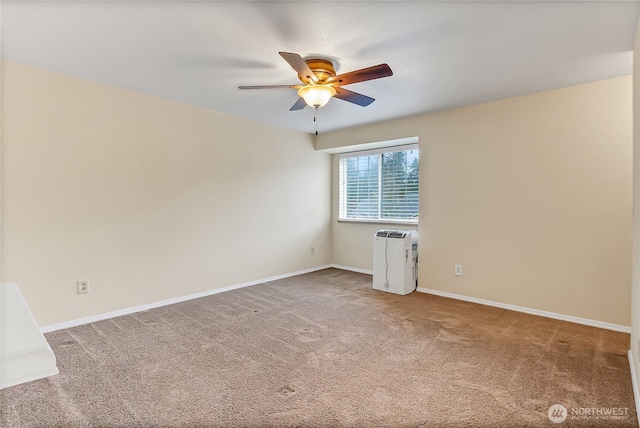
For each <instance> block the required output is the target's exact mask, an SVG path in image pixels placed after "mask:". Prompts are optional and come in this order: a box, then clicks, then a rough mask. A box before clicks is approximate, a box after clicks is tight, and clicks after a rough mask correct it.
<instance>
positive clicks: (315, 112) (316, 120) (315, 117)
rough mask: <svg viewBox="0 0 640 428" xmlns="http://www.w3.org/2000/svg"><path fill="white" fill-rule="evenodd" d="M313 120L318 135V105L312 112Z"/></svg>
mask: <svg viewBox="0 0 640 428" xmlns="http://www.w3.org/2000/svg"><path fill="white" fill-rule="evenodd" d="M313 121H314V122H315V123H316V135H318V107H316V108H315V111H314V112H313Z"/></svg>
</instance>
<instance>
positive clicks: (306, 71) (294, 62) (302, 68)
mask: <svg viewBox="0 0 640 428" xmlns="http://www.w3.org/2000/svg"><path fill="white" fill-rule="evenodd" d="M279 54H280V56H281V57H282V58H284V60H285V61H287V62H288V63H289V65H290V66H291V67H293V69H294V70H295V71H297V72H298V75H300V78H301V79H302V81H303V82H304V83H309V81H310V80H311V81H312V82H313V83H317V82H318V76H316V75H315V74H313V71H311V69H310V68H309V66H308V65H307V63H306V62H304V59H302V57H301V56H300V55H298V54H297V53H292V52H279Z"/></svg>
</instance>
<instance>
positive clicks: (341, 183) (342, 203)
mask: <svg viewBox="0 0 640 428" xmlns="http://www.w3.org/2000/svg"><path fill="white" fill-rule="evenodd" d="M409 150H417V151H418V162H420V147H419V144H418V143H411V144H403V145H395V146H387V147H381V148H375V149H370V150H359V151H352V152H344V153H340V155H339V160H338V220H337V221H338V222H340V223H370V224H406V225H413V226H415V225H417V224H418V222H419V221H420V217H419V212H420V211H419V204H420V186H419V185H418V218H417V219H416V220H411V219H392V218H381V215H382V214H381V212H380V210H381V207H382V205H383V201H382V200H381V196H382V195H381V194H382V191H381V189H382V164H383V162H382V156H383V155H384V154H388V153H394V152H405V151H409ZM373 155H378V156H379V161H378V218H349V217H346V205H347V192H346V176H345V174H346V172H345V171H344V159H345V158H355V157H360V156H373ZM418 174H419V172H418Z"/></svg>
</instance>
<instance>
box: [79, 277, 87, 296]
mask: <svg viewBox="0 0 640 428" xmlns="http://www.w3.org/2000/svg"><path fill="white" fill-rule="evenodd" d="M88 292H89V281H87V280H81V281H78V294H84V293H88Z"/></svg>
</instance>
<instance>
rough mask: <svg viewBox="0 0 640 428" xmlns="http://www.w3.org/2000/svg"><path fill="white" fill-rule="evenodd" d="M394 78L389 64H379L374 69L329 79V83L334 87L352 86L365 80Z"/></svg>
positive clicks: (368, 68) (352, 72) (369, 68)
mask: <svg viewBox="0 0 640 428" xmlns="http://www.w3.org/2000/svg"><path fill="white" fill-rule="evenodd" d="M389 76H393V71H391V67H389V66H388V65H387V64H378V65H374V66H373V67H367V68H363V69H361V70H356V71H351V72H349V73H344V74H339V75H337V76H335V77H330V78H328V79H327V83H328V84H329V85H333V86H342V85H351V84H352V83H358V82H364V81H365V80H373V79H380V78H382V77H389Z"/></svg>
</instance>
